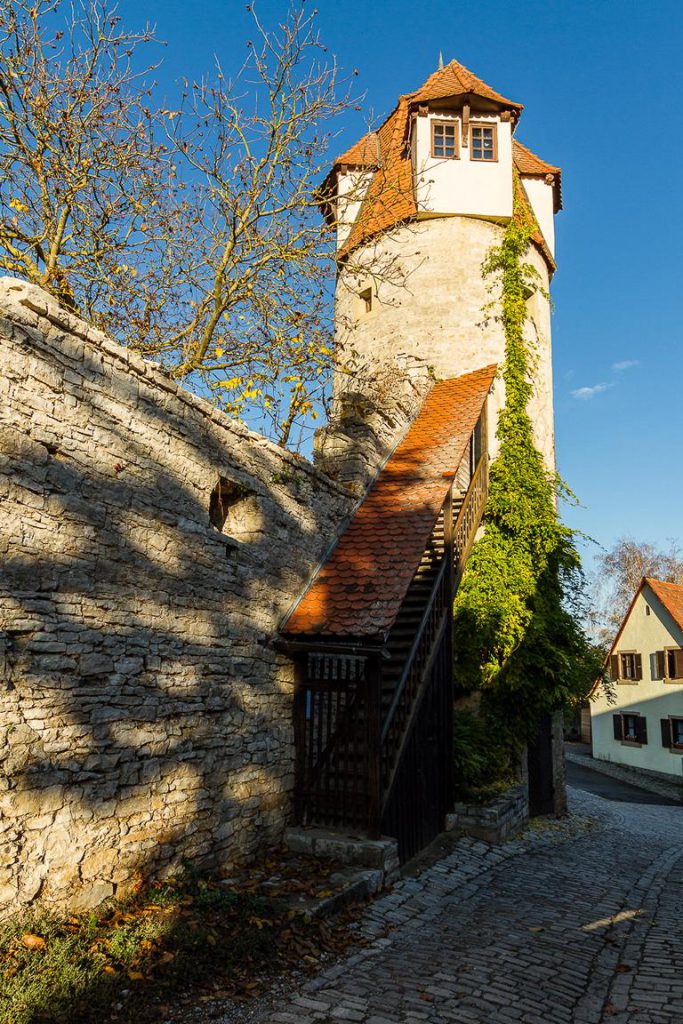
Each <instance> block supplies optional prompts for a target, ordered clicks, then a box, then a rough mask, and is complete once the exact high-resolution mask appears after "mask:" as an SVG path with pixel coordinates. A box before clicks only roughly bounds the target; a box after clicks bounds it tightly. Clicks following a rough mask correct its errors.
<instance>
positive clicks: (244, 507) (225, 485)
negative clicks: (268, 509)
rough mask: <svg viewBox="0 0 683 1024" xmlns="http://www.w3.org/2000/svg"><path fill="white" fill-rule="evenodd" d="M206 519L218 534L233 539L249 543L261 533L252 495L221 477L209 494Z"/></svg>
mask: <svg viewBox="0 0 683 1024" xmlns="http://www.w3.org/2000/svg"><path fill="white" fill-rule="evenodd" d="M209 520H210V522H211V525H212V526H215V527H216V529H217V530H220V532H221V533H225V534H228V535H229V536H230V537H234V538H235V539H236V540H242V541H252V540H255V539H256V535H257V534H260V533H261V532H262V516H261V509H260V508H259V503H258V499H257V497H256V495H255V494H254V492H253V491H252V490H250V488H249V487H247V486H246V485H245V484H243V483H239V482H238V481H236V480H229V479H228V478H227V477H224V476H221V477H219V478H218V483H217V484H216V486H215V487H214V489H213V490H212V491H211V496H210V498H209Z"/></svg>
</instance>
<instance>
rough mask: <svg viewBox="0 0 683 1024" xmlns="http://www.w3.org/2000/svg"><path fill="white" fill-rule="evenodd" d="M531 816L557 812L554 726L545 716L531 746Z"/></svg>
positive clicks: (529, 755) (529, 754) (550, 719)
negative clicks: (554, 776)
mask: <svg viewBox="0 0 683 1024" xmlns="http://www.w3.org/2000/svg"><path fill="white" fill-rule="evenodd" d="M527 756H528V765H529V814H530V815H531V817H532V818H534V817H537V816H538V815H539V814H553V813H554V811H555V782H554V778H553V724H552V717H551V716H550V715H545V716H544V718H543V720H542V721H541V725H540V728H539V730H538V735H537V736H536V737H535V739H534V740H533V741H532V742H531V743H530V744H529V750H528V755H527Z"/></svg>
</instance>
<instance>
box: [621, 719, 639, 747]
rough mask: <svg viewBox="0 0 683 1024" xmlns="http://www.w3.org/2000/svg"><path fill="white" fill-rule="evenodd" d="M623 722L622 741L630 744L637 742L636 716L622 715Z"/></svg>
mask: <svg viewBox="0 0 683 1024" xmlns="http://www.w3.org/2000/svg"><path fill="white" fill-rule="evenodd" d="M621 717H622V719H623V722H624V734H623V736H622V739H623V740H624V741H625V742H628V741H629V740H630V741H631V742H632V743H637V742H638V731H637V730H638V716H637V715H622V716H621Z"/></svg>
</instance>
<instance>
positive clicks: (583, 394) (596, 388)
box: [571, 383, 614, 400]
mask: <svg viewBox="0 0 683 1024" xmlns="http://www.w3.org/2000/svg"><path fill="white" fill-rule="evenodd" d="M613 387H614V384H606V383H603V384H593V386H592V387H590V388H576V390H575V391H572V392H571V395H572V398H579V399H582V400H586V399H589V398H595V396H596V395H600V394H602V392H603V391H609V389H610V388H613Z"/></svg>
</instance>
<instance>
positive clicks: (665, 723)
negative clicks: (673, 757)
mask: <svg viewBox="0 0 683 1024" xmlns="http://www.w3.org/2000/svg"><path fill="white" fill-rule="evenodd" d="M660 722H661V725H662V746H663V747H666V749H667V750H671V748H672V746H673V739H672V736H671V719H670V718H661V719H660Z"/></svg>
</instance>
